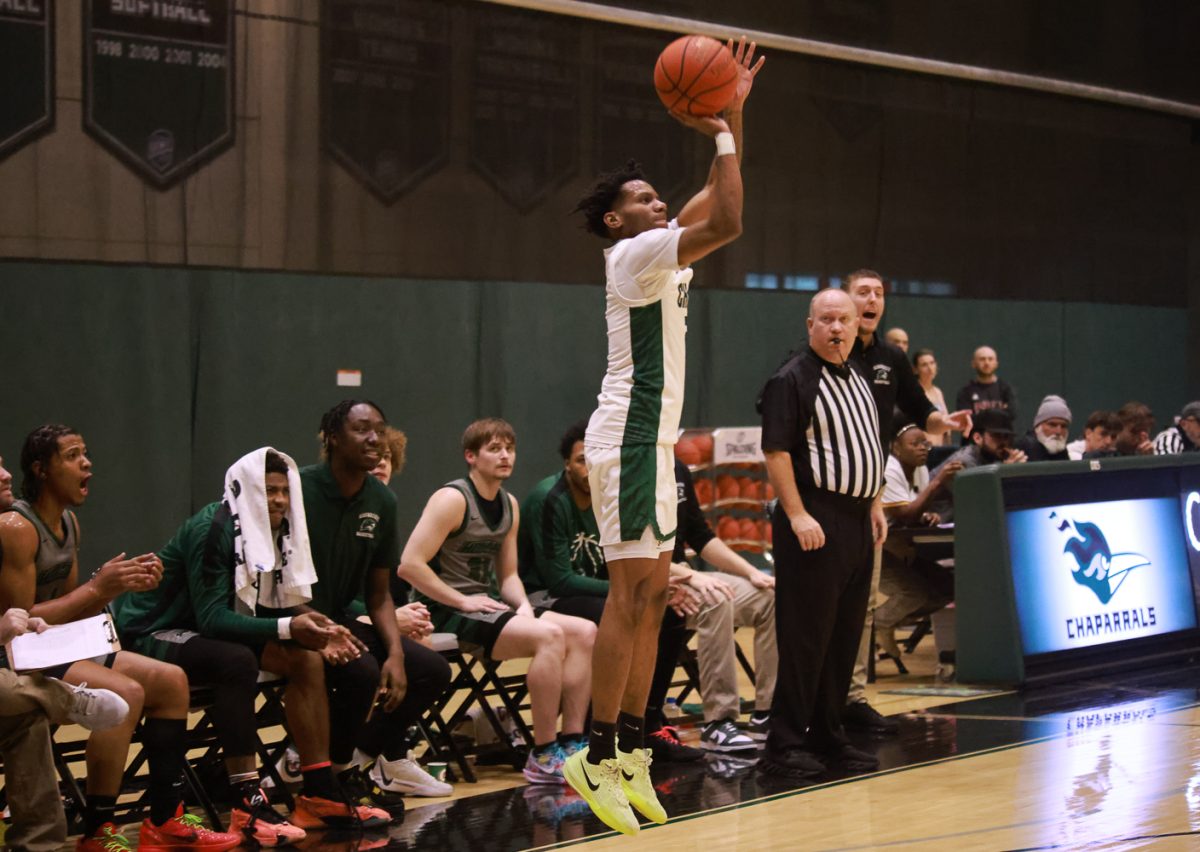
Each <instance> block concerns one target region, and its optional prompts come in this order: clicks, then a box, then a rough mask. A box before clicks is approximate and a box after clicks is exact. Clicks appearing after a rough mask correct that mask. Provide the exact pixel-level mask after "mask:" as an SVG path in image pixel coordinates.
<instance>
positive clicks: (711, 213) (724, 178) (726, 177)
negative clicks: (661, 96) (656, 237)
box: [671, 113, 742, 268]
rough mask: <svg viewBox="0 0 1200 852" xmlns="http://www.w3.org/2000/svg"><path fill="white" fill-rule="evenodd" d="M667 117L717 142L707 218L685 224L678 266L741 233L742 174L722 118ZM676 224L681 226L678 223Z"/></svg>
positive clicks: (717, 247) (677, 115) (693, 260)
mask: <svg viewBox="0 0 1200 852" xmlns="http://www.w3.org/2000/svg"><path fill="white" fill-rule="evenodd" d="M671 115H672V116H673V117H674V118H675V119H676V120H677V121H679V122H680V123H682V124H684V125H686V126H688V127H691V128H692V129H693V130H697V131H699V132H700V133H703V134H704V135H706V136H710V137H712V138H714V139H715V140H716V141H717V159H716V161H715V163H714V164H713V172H714V173H715V180H714V181H713V185H712V189H711V190H710V191H709V200H708V206H709V210H708V215H707V216H705V217H704V218H703V219H701V220H700V221H698V222H695V223H694V224H691V225H688V226H687V227H686V228H685V229H684V231H683V233H682V234H681V235H680V236H679V258H678V261H679V266H680V267H681V268H682V267H684V266H688V265H689V264H691V263H694V262H695V261H697V260H699V259H700V258H702V257H704V256H705V255H707V254H709V253H710V252H713V251H715V250H716V249H719V248H720V247H721V246H723V245H726V244H728V243H731V242H733V241H734V240H736V239H737V238H738V237H739V236H740V235H741V233H742V173H741V169H739V168H738V162H737V156H736V155H735V153H734V146H733V141H732V135H731V134H730V133H729V125H728V124H726V123H725V121H724V119H721V118H717V117H716V116H690V115H681V114H679V113H671ZM680 224H683V223H682V221H681V222H680Z"/></svg>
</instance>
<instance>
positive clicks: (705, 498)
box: [696, 479, 713, 507]
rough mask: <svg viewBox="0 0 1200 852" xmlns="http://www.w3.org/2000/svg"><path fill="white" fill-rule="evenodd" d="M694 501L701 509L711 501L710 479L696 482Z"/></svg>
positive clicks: (711, 487) (711, 488) (711, 486)
mask: <svg viewBox="0 0 1200 852" xmlns="http://www.w3.org/2000/svg"><path fill="white" fill-rule="evenodd" d="M696 499H697V500H698V501H700V506H701V507H706V506H708V505H709V504H710V503H712V501H713V484H712V480H710V479H697V480H696Z"/></svg>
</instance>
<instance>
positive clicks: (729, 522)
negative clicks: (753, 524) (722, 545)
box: [717, 515, 742, 541]
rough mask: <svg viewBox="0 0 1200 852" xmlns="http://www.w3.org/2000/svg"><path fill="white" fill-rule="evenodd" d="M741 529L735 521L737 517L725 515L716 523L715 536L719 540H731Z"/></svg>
mask: <svg viewBox="0 0 1200 852" xmlns="http://www.w3.org/2000/svg"><path fill="white" fill-rule="evenodd" d="M741 531H742V527H741V524H739V523H738V522H737V518H731V517H729V516H728V515H725V516H723V517H722V518H721V520H720V522H719V523H718V524H717V537H718V538H720V539H721V541H733V540H734V539H735V538H737V537H738V534H739V533H740V532H741Z"/></svg>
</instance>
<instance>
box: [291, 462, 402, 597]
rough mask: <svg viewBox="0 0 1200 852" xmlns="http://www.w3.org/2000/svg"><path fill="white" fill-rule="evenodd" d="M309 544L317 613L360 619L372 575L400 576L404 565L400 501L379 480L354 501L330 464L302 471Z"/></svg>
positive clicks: (366, 486)
mask: <svg viewBox="0 0 1200 852" xmlns="http://www.w3.org/2000/svg"><path fill="white" fill-rule="evenodd" d="M300 484H301V488H302V489H303V490H304V514H305V515H306V516H307V518H308V544H309V547H310V548H311V549H312V557H313V565H314V567H315V568H316V570H317V583H316V585H314V586H313V599H312V603H311V604H310V605H311V606H312V608H313V609H315V610H317V611H318V612H321V613H324V614H325V615H327V616H329V617H330V618H332V619H335V620H341V619H344V618H346V617H347V616H348V615H349V616H353V615H354V609H353V604H354V601H355V600H356V599H360V598H361V599H363V600H365V599H366V581H367V572H368V571H370V570H374V569H379V570H387V571H390V572H395V570H396V568H397V567H399V565H400V539H399V537H398V535H397V530H396V495H394V494H393V493H392V492H391V491H389V490H388V487H387V486H386V485H384V484H383V483H382V482H380V481H379V480H378V479H376V478H375V477H373V476H368V477H367V478H366V480H365V481H364V482H363V487H362V488H360V489H359V490H358V493H357V494H355V495H353V496H351V497H343V496H342V492H341V491H340V490H339V489H338V484H337V481H336V480H335V479H334V478H333V471H332V470H330V468H329V465H328V464H327V463H322V464H314V465H309V466H308V467H304V468H301V469H300Z"/></svg>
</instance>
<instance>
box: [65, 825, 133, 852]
mask: <svg viewBox="0 0 1200 852" xmlns="http://www.w3.org/2000/svg"><path fill="white" fill-rule="evenodd" d="M132 849H133V847H132V846H131V845H130V844H129V838H127V837H126V836H125V835H124V834H122V833H121V832H119V831H118V830H117V827H116V826H115V825H113V824H112V823H111V822H106V823H104V825H102V826H100V827H99V828H98V829H96V833H95V834H93V835H92V836H91V837H81V838H79V839H78V840H77V841H75V852H131V850H132Z"/></svg>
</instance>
